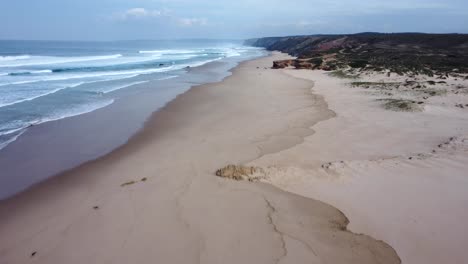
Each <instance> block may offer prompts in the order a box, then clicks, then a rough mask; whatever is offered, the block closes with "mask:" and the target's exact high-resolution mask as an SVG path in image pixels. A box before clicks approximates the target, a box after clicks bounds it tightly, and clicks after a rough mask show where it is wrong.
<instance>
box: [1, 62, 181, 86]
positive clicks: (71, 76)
mask: <svg viewBox="0 0 468 264" xmlns="http://www.w3.org/2000/svg"><path fill="white" fill-rule="evenodd" d="M177 68H181V67H177V66H175V65H173V66H169V67H164V68H155V69H144V70H126V71H109V72H92V73H84V74H68V73H67V74H58V75H57V76H51V77H40V78H37V79H32V80H26V81H17V82H6V83H0V86H6V85H18V84H26V83H36V82H44V81H64V80H72V79H84V78H95V77H106V76H120V75H121V76H125V77H123V78H129V77H128V76H127V75H132V76H134V75H140V74H150V73H156V72H166V71H171V70H174V69H177Z"/></svg>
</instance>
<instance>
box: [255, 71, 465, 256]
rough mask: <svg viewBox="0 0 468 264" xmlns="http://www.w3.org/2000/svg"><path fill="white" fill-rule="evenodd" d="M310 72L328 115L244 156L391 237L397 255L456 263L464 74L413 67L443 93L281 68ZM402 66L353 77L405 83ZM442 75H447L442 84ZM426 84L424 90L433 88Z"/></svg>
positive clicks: (356, 225)
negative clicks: (270, 148)
mask: <svg viewBox="0 0 468 264" xmlns="http://www.w3.org/2000/svg"><path fill="white" fill-rule="evenodd" d="M284 71H285V72H286V73H287V74H290V75H292V76H296V77H298V78H304V79H309V80H313V81H314V82H315V86H314V88H313V90H314V93H316V94H319V95H322V96H323V97H324V100H325V101H326V102H327V104H328V107H329V109H331V110H333V111H334V112H335V114H336V117H334V118H331V119H327V120H325V121H322V122H320V123H318V124H316V125H314V126H313V127H312V129H313V130H314V131H315V133H314V134H313V135H312V136H309V137H306V138H305V140H304V143H302V144H299V145H296V146H294V147H293V148H290V149H287V150H284V151H281V152H278V153H275V154H272V155H268V156H265V157H262V158H260V159H258V160H255V161H254V162H252V164H253V165H255V166H260V167H262V166H263V167H267V168H268V172H267V174H268V179H267V182H270V183H272V184H273V185H275V186H277V187H280V188H281V189H284V190H287V191H290V192H293V193H296V194H299V195H303V196H305V197H312V198H314V199H318V200H320V201H323V202H325V203H328V204H330V205H333V206H335V207H336V208H338V209H340V210H341V211H342V212H344V214H345V215H346V216H347V217H348V218H349V219H350V225H349V229H350V230H351V231H353V232H356V233H363V234H367V235H370V236H372V237H374V238H375V239H378V240H383V241H385V242H386V243H388V244H389V245H391V246H392V247H393V248H394V249H395V250H396V252H397V253H398V255H399V257H400V258H401V260H402V263H417V264H419V263H421V264H422V263H425V264H427V263H441V262H451V263H464V262H466V259H468V255H467V252H466V250H465V248H466V246H465V245H466V244H467V243H468V240H467V239H468V233H467V231H466V228H464V226H463V222H462V221H459V219H464V218H466V217H467V216H468V215H467V212H468V203H467V201H468V195H467V194H466V188H467V186H468V178H467V177H466V176H467V174H466V172H467V171H468V166H467V164H468V163H467V162H468V152H467V150H468V145H467V144H468V118H467V115H466V109H465V108H462V107H459V106H460V105H464V104H466V103H468V97H467V96H466V93H463V89H464V88H463V87H466V82H467V81H466V79H465V80H463V79H462V78H456V77H455V78H453V77H450V78H446V79H443V80H442V81H441V80H440V79H436V77H433V78H430V77H428V76H418V77H415V78H413V79H415V80H416V81H418V82H420V83H423V82H428V81H430V80H435V81H437V82H440V83H441V86H437V85H436V86H433V87H434V88H428V89H434V91H438V92H437V93H439V92H443V93H442V95H435V96H427V94H426V93H423V94H420V92H418V91H414V90H413V89H411V88H402V87H404V86H403V85H401V86H400V88H398V89H395V88H394V89H372V87H371V88H369V87H352V86H351V85H350V83H353V82H356V80H355V79H337V78H333V77H330V76H329V74H328V73H327V72H323V71H311V70H290V69H287V70H284ZM408 79H409V77H408V76H399V75H395V74H394V75H393V76H391V77H387V76H382V74H380V75H379V74H370V76H362V77H361V80H358V81H359V82H361V83H365V84H366V85H367V84H371V85H370V86H372V83H374V84H376V83H377V84H378V83H381V82H386V83H390V84H392V83H397V82H401V83H405V81H406V80H408ZM445 83H446V84H445ZM431 92H432V90H431ZM389 95H390V97H392V98H407V99H409V100H415V101H416V102H417V101H421V102H424V104H421V105H423V108H422V109H417V110H416V111H413V112H412V111H409V112H408V111H389V110H388V109H385V108H384V107H382V101H381V100H382V98H387V97H389Z"/></svg>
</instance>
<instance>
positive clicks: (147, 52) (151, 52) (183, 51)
mask: <svg viewBox="0 0 468 264" xmlns="http://www.w3.org/2000/svg"><path fill="white" fill-rule="evenodd" d="M139 53H140V54H161V55H174V54H189V53H197V51H196V50H140V51H139Z"/></svg>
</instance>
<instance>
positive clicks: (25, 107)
mask: <svg viewBox="0 0 468 264" xmlns="http://www.w3.org/2000/svg"><path fill="white" fill-rule="evenodd" d="M264 53H265V52H264V51H263V50H260V49H257V48H252V47H246V46H243V45H242V42H241V41H226V40H179V41H119V42H51V41H0V150H1V149H2V148H5V147H6V146H7V145H8V144H11V143H12V142H14V141H15V140H17V139H18V138H19V137H21V135H22V134H23V133H24V132H26V131H27V130H28V129H29V128H30V127H32V126H35V125H38V124H41V123H44V122H49V121H54V120H59V119H63V118H67V117H72V116H76V115H81V114H84V113H89V112H92V111H95V110H97V109H100V108H103V107H106V106H109V105H111V104H112V103H113V102H114V100H115V96H113V94H114V93H115V92H116V91H118V90H121V89H132V87H135V86H136V85H139V84H143V83H146V82H151V83H152V85H154V86H155V89H158V85H157V81H164V80H168V79H171V78H178V77H180V76H183V75H184V74H186V73H187V71H188V69H189V68H193V67H197V66H201V65H204V64H207V63H209V62H213V61H222V60H228V59H230V58H231V59H232V58H235V60H236V61H242V60H246V59H250V58H254V57H258V56H261V55H264ZM165 92H167V91H165ZM174 92H177V91H176V90H175V91H174Z"/></svg>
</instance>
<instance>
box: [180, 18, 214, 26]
mask: <svg viewBox="0 0 468 264" xmlns="http://www.w3.org/2000/svg"><path fill="white" fill-rule="evenodd" d="M207 24H208V20H207V19H206V18H179V25H181V26H186V27H191V26H205V25H207Z"/></svg>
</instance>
